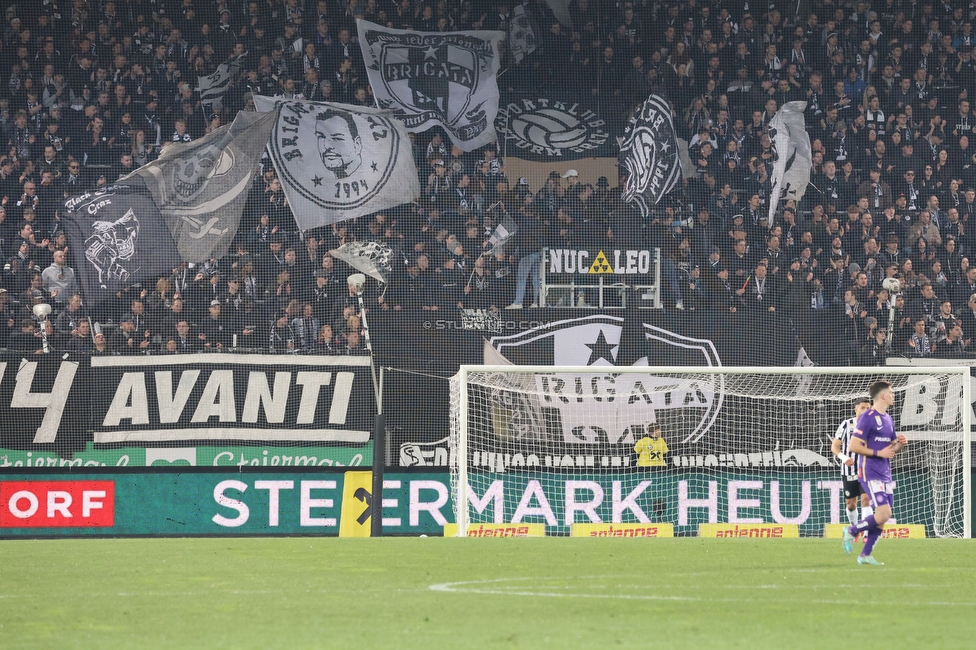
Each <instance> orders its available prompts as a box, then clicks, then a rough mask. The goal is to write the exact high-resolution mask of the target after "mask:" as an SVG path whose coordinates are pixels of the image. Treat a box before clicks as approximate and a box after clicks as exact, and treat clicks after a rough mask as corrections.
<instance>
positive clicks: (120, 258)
mask: <svg viewBox="0 0 976 650" xmlns="http://www.w3.org/2000/svg"><path fill="white" fill-rule="evenodd" d="M64 208H65V209H64V214H63V215H62V217H61V221H62V223H64V229H65V234H66V235H67V237H68V245H69V246H68V250H69V251H70V254H71V256H72V264H71V265H72V266H73V267H74V269H75V271H76V272H77V274H78V276H79V277H80V278H81V287H82V291H83V292H84V295H85V300H86V302H87V303H88V305H89V307H93V306H95V305H98V304H99V303H102V302H105V301H106V300H111V299H114V298H115V294H116V293H117V292H118V291H121V290H122V288H123V287H126V286H129V285H132V284H136V283H138V282H147V283H153V282H155V281H156V278H158V277H160V276H163V275H169V274H170V273H171V272H172V271H173V267H174V266H176V265H177V264H179V263H180V255H179V252H178V251H177V248H176V244H175V242H174V241H173V236H172V235H171V234H170V232H169V229H168V228H167V227H166V224H165V223H164V221H163V217H162V215H161V214H160V212H159V208H158V207H156V203H155V202H154V201H153V199H152V196H151V195H150V194H149V192H148V191H147V190H146V189H145V187H144V186H142V180H141V179H139V178H136V179H134V181H133V183H131V184H121V185H111V186H109V187H106V188H104V189H102V190H99V191H97V192H86V193H85V194H82V195H80V196H74V197H72V198H70V199H68V200H67V201H65V203H64ZM150 286H151V285H150Z"/></svg>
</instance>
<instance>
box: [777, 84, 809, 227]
mask: <svg viewBox="0 0 976 650" xmlns="http://www.w3.org/2000/svg"><path fill="white" fill-rule="evenodd" d="M806 107H807V103H806V102H786V103H785V104H783V106H782V108H780V109H779V110H778V111H776V115H773V119H771V120H770V121H769V131H770V139H771V140H772V142H773V149H774V151H775V152H776V158H775V160H774V161H773V170H772V173H771V174H770V175H769V180H770V183H771V184H772V187H771V189H770V191H769V222H768V224H767V225H768V226H769V227H772V224H773V219H774V218H775V217H776V209H777V207H779V202H780V201H788V200H790V199H793V200H795V201H799V200H800V199H802V198H803V195H804V194H806V191H807V184H808V183H809V182H810V168H811V167H813V155H812V153H811V150H810V134H809V133H807V127H806V123H805V121H804V119H803V111H804V110H806Z"/></svg>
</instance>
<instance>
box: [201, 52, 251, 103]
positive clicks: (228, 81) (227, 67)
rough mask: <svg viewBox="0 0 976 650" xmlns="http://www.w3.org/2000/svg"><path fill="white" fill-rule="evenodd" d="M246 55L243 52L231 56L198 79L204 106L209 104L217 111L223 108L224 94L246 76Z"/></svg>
mask: <svg viewBox="0 0 976 650" xmlns="http://www.w3.org/2000/svg"><path fill="white" fill-rule="evenodd" d="M245 56H246V54H242V55H240V56H237V57H234V58H231V59H229V60H228V61H226V62H225V63H221V64H220V65H218V66H217V69H216V70H215V71H214V73H213V74H210V75H207V76H205V77H200V78H199V79H198V80H197V83H198V84H199V91H200V101H201V103H202V104H203V105H204V106H209V107H210V108H211V110H215V111H216V110H220V109H221V108H223V106H224V103H223V102H224V95H226V94H227V91H229V90H230V89H231V88H232V87H233V86H234V84H236V83H238V82H239V81H240V80H241V79H242V78H243V77H244V57H245Z"/></svg>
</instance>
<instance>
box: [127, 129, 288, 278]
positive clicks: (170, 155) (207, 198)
mask: <svg viewBox="0 0 976 650" xmlns="http://www.w3.org/2000/svg"><path fill="white" fill-rule="evenodd" d="M274 123H275V116H274V115H271V114H262V113H253V112H245V111H242V112H240V113H238V114H237V117H235V118H234V121H233V122H232V123H231V124H229V125H226V126H222V127H220V128H219V129H216V130H215V131H213V132H212V133H208V134H207V135H205V136H204V137H202V138H200V139H198V140H194V141H192V142H187V143H177V144H170V145H167V146H166V147H165V148H164V149H163V151H162V154H161V155H160V157H159V159H158V160H155V161H153V162H151V163H149V164H147V165H144V166H143V167H140V168H139V169H137V170H136V171H134V172H132V173H131V174H129V175H128V176H126V177H124V178H121V179H119V184H120V185H135V179H141V180H142V181H143V182H144V183H145V187H146V188H147V190H148V192H149V193H150V194H151V196H152V198H153V200H154V202H155V206H156V209H157V210H158V211H159V213H160V215H161V216H162V219H163V220H164V221H165V223H166V225H167V226H168V228H169V231H170V232H171V233H172V236H173V239H174V240H175V241H176V246H177V248H178V249H179V252H180V256H181V257H182V258H183V259H184V260H186V261H187V262H201V261H204V260H207V259H209V258H211V257H223V256H224V255H226V254H227V249H228V248H229V247H230V244H231V241H232V240H233V239H234V236H235V235H236V234H237V229H238V228H239V227H240V223H241V214H242V213H243V212H244V203H245V202H246V201H247V193H248V190H249V189H250V187H251V182H252V181H253V179H254V175H255V173H256V172H257V168H258V164H259V163H260V162H261V156H262V155H263V154H264V147H265V144H266V143H267V141H268V137H269V135H270V134H271V128H272V126H274Z"/></svg>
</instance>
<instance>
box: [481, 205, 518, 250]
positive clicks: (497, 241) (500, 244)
mask: <svg viewBox="0 0 976 650" xmlns="http://www.w3.org/2000/svg"><path fill="white" fill-rule="evenodd" d="M517 232H518V224H516V223H515V220H514V219H512V218H511V217H509V216H508V215H506V216H504V217H502V220H501V221H500V222H499V224H498V225H497V226H496V227H495V232H493V233H491V237H489V238H488V246H489V247H490V248H489V252H490V253H491V254H492V255H494V254H495V253H497V252H499V251H504V250H505V244H507V243H508V241H509V240H510V239H511V238H512V237H514V236H515V234H516V233H517Z"/></svg>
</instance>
